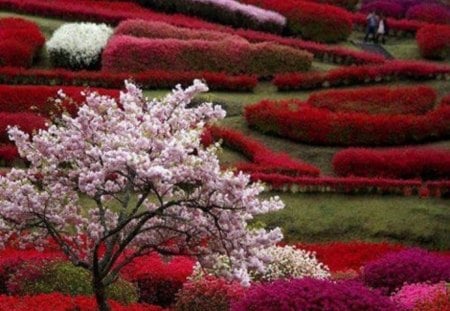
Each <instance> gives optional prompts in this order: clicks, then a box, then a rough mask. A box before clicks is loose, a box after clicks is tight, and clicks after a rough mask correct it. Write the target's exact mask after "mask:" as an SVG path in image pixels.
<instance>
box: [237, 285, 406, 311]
mask: <svg viewBox="0 0 450 311" xmlns="http://www.w3.org/2000/svg"><path fill="white" fill-rule="evenodd" d="M231 310H232V311H253V310H254V311H256V310H257V311H290V310H297V311H313V310H321V311H342V310H346V311H361V310H365V311H381V310H383V311H390V310H392V311H393V310H398V306H396V304H395V303H393V302H391V301H390V299H389V298H388V297H386V296H383V295H382V294H381V293H380V292H378V291H374V290H370V289H369V288H367V287H364V285H362V284H361V283H359V282H355V281H341V282H331V281H323V280H316V279H308V278H306V279H293V280H277V281H274V282H272V283H267V284H263V285H256V286H254V287H251V288H250V289H249V291H248V292H247V293H246V295H245V296H244V298H242V299H241V300H239V301H238V302H235V303H234V304H233V305H232V308H231Z"/></svg>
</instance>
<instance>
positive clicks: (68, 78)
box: [0, 67, 258, 91]
mask: <svg viewBox="0 0 450 311" xmlns="http://www.w3.org/2000/svg"><path fill="white" fill-rule="evenodd" d="M130 78H131V79H133V80H134V81H135V82H136V83H138V84H139V85H140V86H142V88H145V89H163V88H172V87H173V86H174V85H176V84H178V83H180V84H182V85H183V86H188V85H190V84H191V83H192V80H194V79H203V80H205V81H206V82H207V83H208V87H209V88H210V89H211V90H217V91H251V90H253V88H254V87H255V86H256V84H257V83H258V80H257V79H256V77H254V76H250V75H239V76H229V75H227V74H225V73H217V72H205V71H203V72H193V71H185V72H180V71H165V70H152V71H144V72H139V73H111V72H104V71H100V72H92V71H69V70H64V69H54V70H47V69H29V70H26V69H22V68H11V67H9V68H0V83H3V84H35V85H42V84H45V85H76V86H83V87H84V86H85V85H90V86H91V87H101V88H113V89H114V88H115V89H120V88H122V87H123V81H124V80H126V79H130Z"/></svg>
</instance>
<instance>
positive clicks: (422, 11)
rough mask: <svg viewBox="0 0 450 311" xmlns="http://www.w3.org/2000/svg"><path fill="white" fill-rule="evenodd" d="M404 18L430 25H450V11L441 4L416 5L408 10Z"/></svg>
mask: <svg viewBox="0 0 450 311" xmlns="http://www.w3.org/2000/svg"><path fill="white" fill-rule="evenodd" d="M406 18H408V19H415V20H420V21H424V22H427V23H432V24H450V9H449V8H448V7H447V6H445V5H442V4H434V3H423V4H418V5H414V6H412V7H410V8H409V9H408V11H407V12H406Z"/></svg>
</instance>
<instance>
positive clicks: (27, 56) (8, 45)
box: [0, 17, 45, 67]
mask: <svg viewBox="0 0 450 311" xmlns="http://www.w3.org/2000/svg"><path fill="white" fill-rule="evenodd" d="M44 43H45V38H44V35H43V34H42V33H41V30H40V29H39V27H38V26H37V25H36V24H35V23H33V22H30V21H27V20H25V19H21V18H15V17H13V18H3V19H0V66H15V67H30V66H31V64H32V62H33V59H34V58H35V57H36V55H37V53H38V52H39V50H40V49H41V48H42V46H43V45H44Z"/></svg>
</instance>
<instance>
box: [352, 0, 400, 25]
mask: <svg viewBox="0 0 450 311" xmlns="http://www.w3.org/2000/svg"><path fill="white" fill-rule="evenodd" d="M360 11H361V12H363V13H370V12H378V13H379V14H381V13H382V14H384V15H385V16H390V17H395V18H402V17H403V16H404V15H405V8H404V7H403V6H402V5H401V4H400V3H397V2H392V1H389V0H377V1H372V2H370V3H366V4H364V5H363V6H362V7H361V10H360ZM388 23H389V22H388Z"/></svg>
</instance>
